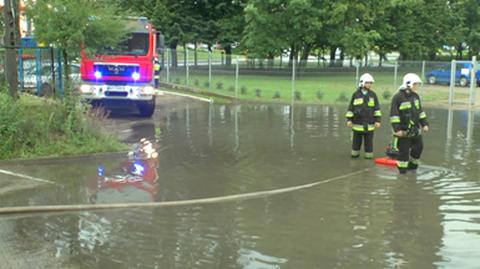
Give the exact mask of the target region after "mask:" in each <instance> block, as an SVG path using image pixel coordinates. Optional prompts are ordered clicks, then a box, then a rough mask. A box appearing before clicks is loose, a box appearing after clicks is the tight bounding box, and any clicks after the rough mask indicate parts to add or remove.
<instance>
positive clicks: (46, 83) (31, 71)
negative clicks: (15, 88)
mask: <svg viewBox="0 0 480 269" xmlns="http://www.w3.org/2000/svg"><path fill="white" fill-rule="evenodd" d="M39 71H40V72H39V74H38V75H39V76H38V77H37V72H38V70H37V67H36V66H35V65H30V66H28V67H27V68H24V69H23V88H24V89H25V90H27V91H30V92H35V93H36V92H37V90H36V89H37V85H39V92H38V95H41V96H43V95H49V94H51V93H52V90H53V85H52V83H53V76H52V67H51V65H50V64H44V65H42V66H41V67H40V70H39ZM54 72H55V74H57V73H58V72H57V66H55V69H54ZM56 79H58V78H56ZM70 80H71V82H72V85H73V87H74V88H78V87H79V85H80V65H78V64H71V65H70Z"/></svg>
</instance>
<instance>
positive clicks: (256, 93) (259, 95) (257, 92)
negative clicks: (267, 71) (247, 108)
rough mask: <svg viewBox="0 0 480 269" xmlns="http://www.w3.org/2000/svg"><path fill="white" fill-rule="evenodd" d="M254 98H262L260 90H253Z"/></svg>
mask: <svg viewBox="0 0 480 269" xmlns="http://www.w3.org/2000/svg"><path fill="white" fill-rule="evenodd" d="M255 96H256V97H262V89H258V88H257V89H255Z"/></svg>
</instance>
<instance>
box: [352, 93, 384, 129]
mask: <svg viewBox="0 0 480 269" xmlns="http://www.w3.org/2000/svg"><path fill="white" fill-rule="evenodd" d="M345 116H346V117H347V120H350V121H352V124H353V126H352V129H353V130H354V131H357V132H367V131H374V130H375V122H380V119H381V117H382V112H381V111H380V104H379V103H378V98H377V95H376V94H375V92H373V91H367V93H366V94H363V93H362V89H361V88H358V89H357V90H356V91H355V92H354V93H353V95H352V99H351V100H350V105H349V106H348V111H347V114H346V115H345Z"/></svg>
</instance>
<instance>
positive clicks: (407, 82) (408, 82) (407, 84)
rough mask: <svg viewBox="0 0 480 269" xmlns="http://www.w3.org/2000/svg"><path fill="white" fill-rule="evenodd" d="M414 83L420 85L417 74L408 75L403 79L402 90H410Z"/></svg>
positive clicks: (420, 81)
mask: <svg viewBox="0 0 480 269" xmlns="http://www.w3.org/2000/svg"><path fill="white" fill-rule="evenodd" d="M414 83H422V80H421V79H420V77H419V76H418V75H417V74H414V73H408V74H406V75H405V76H404V77H403V82H402V88H411V87H412V85H413V84H414Z"/></svg>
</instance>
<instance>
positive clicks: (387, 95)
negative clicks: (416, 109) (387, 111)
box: [382, 90, 392, 100]
mask: <svg viewBox="0 0 480 269" xmlns="http://www.w3.org/2000/svg"><path fill="white" fill-rule="evenodd" d="M391 97H392V93H391V92H390V91H388V90H385V91H383V93H382V98H383V100H389V99H390V98H391Z"/></svg>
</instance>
